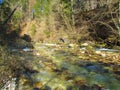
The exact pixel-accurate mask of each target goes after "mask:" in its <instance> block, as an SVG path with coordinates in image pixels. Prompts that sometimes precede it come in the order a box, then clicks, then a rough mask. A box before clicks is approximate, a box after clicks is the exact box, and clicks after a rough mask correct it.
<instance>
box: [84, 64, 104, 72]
mask: <svg viewBox="0 0 120 90" xmlns="http://www.w3.org/2000/svg"><path fill="white" fill-rule="evenodd" d="M85 68H86V69H87V70H88V71H93V72H102V71H103V69H102V68H101V67H100V66H97V65H93V64H87V65H86V66H85Z"/></svg>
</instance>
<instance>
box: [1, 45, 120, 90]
mask: <svg viewBox="0 0 120 90" xmlns="http://www.w3.org/2000/svg"><path fill="white" fill-rule="evenodd" d="M78 50H79V49H76V48H75V47H67V46H59V45H56V44H45V45H44V44H36V45H35V49H34V50H31V49H28V48H25V49H23V50H21V51H17V50H13V51H12V52H21V53H15V55H18V57H21V58H24V60H25V61H24V62H25V67H26V68H28V69H26V71H22V72H21V75H20V77H19V80H18V81H17V82H16V81H15V83H14V85H13V87H15V88H16V89H15V88H13V89H9V90H120V71H119V70H120V69H117V71H118V73H117V74H116V73H115V72H114V70H113V68H112V65H114V64H112V65H111V66H110V65H109V63H108V64H107V63H104V62H101V61H100V60H98V61H95V60H94V59H93V58H92V56H93V57H94V58H95V57H96V55H95V56H94V55H92V54H89V53H88V52H87V49H86V48H84V49H80V51H78ZM107 51H108V52H109V51H110V52H112V53H110V54H117V55H118V54H119V52H118V50H117V53H116V52H115V50H113V51H114V52H113V51H112V50H110V49H96V50H95V52H96V53H97V54H100V57H102V58H104V60H105V59H108V56H109V55H108V53H107V54H106V53H103V52H107ZM76 52H79V54H76ZM91 52H93V51H91ZM86 57H87V58H86ZM90 59H93V60H90ZM96 59H99V57H98V58H97V57H96ZM117 65H118V67H119V64H117ZM16 78H18V77H16ZM2 90H8V89H5V87H4V88H3V89H2Z"/></svg>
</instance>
